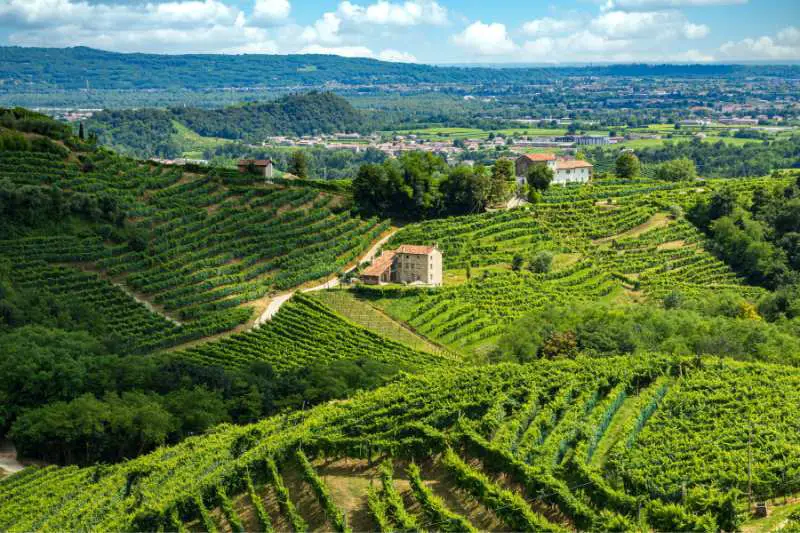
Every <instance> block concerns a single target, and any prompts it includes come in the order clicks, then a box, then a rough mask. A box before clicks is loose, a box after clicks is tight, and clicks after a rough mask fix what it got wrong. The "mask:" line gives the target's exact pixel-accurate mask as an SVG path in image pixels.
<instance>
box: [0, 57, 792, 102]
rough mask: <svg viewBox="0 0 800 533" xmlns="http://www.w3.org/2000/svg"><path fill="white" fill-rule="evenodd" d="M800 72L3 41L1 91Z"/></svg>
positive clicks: (789, 68) (784, 68)
mask: <svg viewBox="0 0 800 533" xmlns="http://www.w3.org/2000/svg"><path fill="white" fill-rule="evenodd" d="M753 75H761V76H790V75H791V76H795V77H796V76H798V75H800V66H796V65H795V66H791V65H783V66H781V65H774V66H754V65H718V64H714V65H644V64H637V65H602V66H586V67H518V68H511V67H508V66H504V68H499V66H492V67H485V66H484V67H475V66H472V67H466V66H461V67H456V66H438V67H437V66H431V65H420V64H408V63H389V62H384V61H377V60H374V59H364V58H344V57H339V56H329V55H212V54H206V55H156V54H120V53H114V52H105V51H102V50H95V49H92V48H86V47H75V48H24V47H0V93H6V94H8V93H15V92H22V91H27V92H30V91H48V90H61V91H63V90H67V91H70V90H81V89H85V88H87V87H88V88H91V89H111V90H147V89H176V88H180V89H189V90H203V89H215V88H222V87H239V88H241V87H266V88H281V89H291V88H298V89H301V88H313V87H327V88H336V87H337V86H342V85H343V86H350V87H353V86H382V85H403V84H413V85H419V84H445V83H464V84H498V83H526V82H531V81H541V80H543V79H552V78H558V77H569V76H675V77H684V76H689V77H691V76H702V77H714V76H727V77H729V76H753Z"/></svg>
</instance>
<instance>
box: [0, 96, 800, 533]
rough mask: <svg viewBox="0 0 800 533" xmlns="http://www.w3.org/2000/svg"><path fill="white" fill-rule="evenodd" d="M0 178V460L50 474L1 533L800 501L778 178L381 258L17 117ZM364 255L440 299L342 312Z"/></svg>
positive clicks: (540, 215)
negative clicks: (430, 281)
mask: <svg viewBox="0 0 800 533" xmlns="http://www.w3.org/2000/svg"><path fill="white" fill-rule="evenodd" d="M170 120H173V119H170ZM0 148H2V150H0V213H1V214H2V216H0V344H1V345H2V346H3V350H2V357H0V375H2V376H3V379H2V380H0V435H1V436H2V437H3V439H4V440H5V439H9V440H11V441H13V443H14V445H15V446H16V449H17V451H18V452H19V453H20V458H21V459H22V460H30V459H34V460H36V462H37V464H41V466H29V467H27V468H25V469H23V470H22V471H21V472H19V473H17V474H14V475H10V476H4V477H2V478H0V530H1V531H50V530H58V531H86V530H96V531H151V530H152V531H157V530H169V531H209V532H212V531H224V532H228V531H251V530H252V531H289V530H291V531H307V530H309V531H311V530H313V531H331V530H336V531H376V530H377V531H483V530H491V531H552V532H565V531H665V532H666V531H704V532H709V533H710V532H713V531H737V530H739V528H740V526H741V525H742V523H743V521H744V520H745V519H747V518H750V517H749V516H748V511H749V510H750V508H749V507H748V505H749V503H748V501H749V500H752V501H754V502H756V501H767V500H770V501H771V502H775V501H778V500H780V499H785V500H787V501H788V500H789V499H790V498H791V497H792V495H793V494H795V493H797V492H798V491H800V432H798V428H800V414H799V413H800V412H798V410H797V409H796V406H797V404H798V402H800V335H798V333H797V332H798V331H800V330H798V324H799V322H798V321H799V320H800V307H798V305H797V302H800V291H798V289H797V287H800V283H797V280H798V279H800V278H798V277H797V276H798V274H797V271H798V269H800V267H798V265H800V259H798V257H800V254H795V253H794V252H795V251H796V248H798V247H797V246H796V243H797V242H800V241H798V240H797V239H796V238H795V237H796V235H797V232H796V231H795V229H796V228H797V220H798V218H797V217H795V216H794V215H795V214H796V212H797V206H798V205H800V203H798V200H797V199H798V198H800V186H799V185H798V177H797V176H796V175H795V174H792V173H791V172H786V173H783V174H781V173H776V174H775V175H773V176H770V177H762V178H747V179H736V180H698V181H687V182H662V181H657V180H653V179H648V178H640V179H632V180H620V179H612V178H603V179H597V180H596V181H594V182H593V183H591V184H589V185H585V186H575V187H572V186H570V187H556V186H554V187H551V188H550V189H549V190H547V191H546V192H545V193H544V194H543V196H542V199H541V201H540V202H538V203H536V204H526V205H523V206H522V207H518V208H514V209H502V210H496V211H491V212H486V213H481V214H473V215H465V216H458V217H449V218H439V219H433V220H426V221H422V222H416V223H409V224H407V225H405V226H403V227H401V228H399V230H398V229H396V228H392V227H391V226H390V222H389V221H388V220H380V219H377V218H362V217H359V216H357V215H356V214H355V212H356V210H355V209H354V207H353V203H352V198H351V195H350V194H349V192H350V191H349V189H348V187H347V185H346V184H342V183H330V182H320V181H314V180H300V179H288V178H274V179H271V180H265V179H264V178H263V177H259V176H256V175H248V174H240V173H238V172H236V171H229V170H221V169H216V168H212V169H208V168H203V167H198V166H191V165H190V166H186V167H178V166H170V165H160V164H155V163H153V162H149V161H139V160H134V159H130V158H126V157H122V156H119V155H116V154H114V153H113V152H110V151H108V150H106V149H104V148H99V147H98V146H96V145H95V144H94V143H93V142H92V141H88V140H83V139H81V138H78V137H75V136H73V135H72V134H71V131H70V130H69V128H67V127H65V126H63V125H60V124H58V123H55V122H53V121H52V120H49V119H47V118H45V117H43V116H41V115H38V114H36V113H32V112H29V111H25V110H21V109H16V110H0ZM390 231H391V232H393V233H392V234H391V238H389V236H388V235H389V232H390ZM379 240H380V241H381V242H386V244H385V245H384V248H387V249H389V248H393V247H395V246H397V245H400V244H417V245H422V244H437V245H438V246H439V248H440V249H441V250H442V252H443V254H444V285H443V286H441V287H418V286H401V285H388V286H378V287H374V286H366V285H363V284H350V283H348V282H347V278H348V277H349V275H347V276H346V275H344V272H345V271H346V270H349V269H350V268H351V267H352V268H355V269H356V270H355V272H356V273H357V272H358V268H360V266H361V265H362V264H363V263H362V261H365V260H366V259H368V258H369V257H371V253H370V254H367V251H368V250H370V249H371V248H373V246H376V244H375V243H377V242H378V241H379ZM332 280H337V281H341V284H340V286H339V287H337V288H335V289H334V290H324V288H325V287H331V286H332V285H335V284H329V283H328V281H332ZM323 282H324V283H323ZM304 291H308V292H304ZM276 296H279V298H276ZM281 302H283V305H282V306H277V305H276V304H278V303H281ZM278 307H279V309H278ZM276 309H278V310H277V312H275V311H276ZM262 317H264V318H266V317H270V318H269V319H268V320H265V321H264V320H257V319H259V318H262ZM257 324H258V325H257ZM48 464H49V466H47V465H48ZM56 465H63V466H56ZM791 509H792V507H791V504H790V505H787V506H784V507H782V508H781V509H780V510H779V512H778V516H783V517H786V518H785V519H786V520H788V519H789V517H790V516H791V513H790V510H791ZM769 523H770V524H772V525H773V526H776V527H777V524H775V523H774V522H769ZM781 523H782V522H781ZM765 527H767V522H755V523H754V522H748V524H747V528H748V529H747V531H760V530H762V529H764V528H765Z"/></svg>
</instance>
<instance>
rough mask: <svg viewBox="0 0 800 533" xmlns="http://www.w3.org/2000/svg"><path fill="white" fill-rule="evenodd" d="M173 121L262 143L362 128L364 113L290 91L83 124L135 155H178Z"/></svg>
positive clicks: (100, 116)
mask: <svg viewBox="0 0 800 533" xmlns="http://www.w3.org/2000/svg"><path fill="white" fill-rule="evenodd" d="M174 122H179V123H180V124H183V125H184V126H186V127H188V128H189V129H191V130H193V131H194V132H196V133H198V134H200V135H203V136H206V137H219V138H223V139H230V140H231V141H243V142H246V143H261V142H262V141H263V140H264V139H265V138H266V137H268V136H271V135H296V136H301V135H309V134H321V133H335V132H357V131H364V130H365V128H366V127H367V126H366V124H367V118H366V116H365V115H364V114H363V113H362V112H360V111H358V110H356V109H354V108H353V107H352V106H351V105H350V104H349V103H348V102H347V100H345V99H344V98H341V97H338V96H336V95H334V94H333V93H328V92H325V93H317V92H311V93H306V94H298V95H290V96H285V97H283V98H280V99H278V100H275V101H272V102H266V103H261V104H258V103H254V104H244V105H239V106H232V107H226V108H223V109H210V110H206V109H197V108H184V107H179V108H172V109H167V110H162V109H139V110H122V111H103V112H100V113H97V114H96V115H94V116H93V117H92V119H91V120H89V121H88V122H87V123H86V128H87V129H88V130H89V131H90V132H92V133H94V134H97V136H98V138H99V140H100V141H101V142H102V143H104V144H107V145H109V146H111V147H115V148H118V149H120V150H121V151H123V152H125V153H129V154H131V155H136V156H140V157H152V156H160V157H170V158H172V157H177V156H179V155H180V154H181V152H182V149H181V145H180V142H179V140H178V139H176V135H177V133H178V131H177V130H176V128H175V124H174Z"/></svg>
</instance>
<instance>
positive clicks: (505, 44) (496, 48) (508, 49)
mask: <svg viewBox="0 0 800 533" xmlns="http://www.w3.org/2000/svg"><path fill="white" fill-rule="evenodd" d="M453 42H454V43H455V44H457V45H458V46H461V47H462V48H465V49H467V50H471V51H473V52H475V53H477V54H479V55H482V56H497V55H506V54H510V53H512V52H513V51H514V50H516V48H517V47H516V45H515V44H514V41H512V40H511V37H510V36H509V35H508V31H507V30H506V26H505V24H501V23H499V22H493V23H490V24H484V23H483V22H481V21H480V20H478V21H476V22H473V23H472V24H470V25H469V26H467V27H466V28H465V29H464V31H462V32H461V33H459V34H457V35H454V36H453Z"/></svg>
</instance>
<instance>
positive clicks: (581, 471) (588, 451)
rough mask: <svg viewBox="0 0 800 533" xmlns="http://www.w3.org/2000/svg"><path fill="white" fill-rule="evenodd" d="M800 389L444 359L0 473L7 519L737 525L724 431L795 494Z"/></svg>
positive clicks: (684, 373) (596, 362)
mask: <svg viewBox="0 0 800 533" xmlns="http://www.w3.org/2000/svg"><path fill="white" fill-rule="evenodd" d="M798 384H800V373H798V371H797V370H795V369H789V368H786V367H779V366H770V365H765V364H752V363H751V364H747V363H738V362H732V361H726V360H719V359H713V358H702V359H698V358H694V357H693V358H666V357H659V356H655V355H648V356H646V357H638V358H624V359H618V358H608V359H583V358H581V359H578V360H561V361H557V362H553V361H549V362H548V361H542V362H539V363H537V364H535V365H528V366H520V365H510V364H502V365H495V366H491V367H482V368H462V369H440V370H437V371H435V372H431V373H429V374H428V375H424V376H413V377H407V378H405V379H404V380H401V381H399V382H397V383H394V384H391V385H389V386H387V387H384V388H382V389H378V390H376V391H373V392H370V393H365V394H362V395H360V396H358V397H356V398H353V399H351V400H346V401H340V402H334V403H331V404H328V405H325V406H320V407H317V408H314V409H312V410H310V411H306V412H298V413H294V414H291V415H287V416H278V417H274V418H270V419H267V420H264V421H263V422H260V423H258V424H255V425H251V426H245V427H232V426H222V427H220V428H218V429H217V430H215V431H214V432H213V433H211V434H209V435H205V436H201V437H194V438H190V439H188V440H186V441H185V442H183V443H181V444H180V445H177V446H175V447H171V448H162V449H159V450H158V451H156V452H155V453H152V454H150V455H148V456H144V457H141V458H139V459H135V460H132V461H129V462H126V463H122V464H119V465H112V466H97V467H92V468H84V469H79V468H74V467H67V468H56V467H47V468H28V469H26V470H24V471H23V472H22V473H20V474H17V475H15V476H11V477H10V478H6V479H4V480H2V481H0V503H2V505H0V528H2V529H4V530H8V531H28V530H33V529H35V530H54V529H57V530H65V529H69V530H87V529H101V530H130V529H134V530H155V529H159V528H164V529H168V530H173V531H175V530H185V529H189V530H204V531H227V530H241V529H247V530H269V529H275V530H290V529H291V530H295V531H304V530H306V529H311V530H339V531H349V530H359V531H361V530H367V529H369V530H381V531H393V530H400V529H402V530H415V529H426V530H442V531H471V530H474V529H492V530H504V531H520V530H536V531H540V530H543V531H573V530H589V529H596V530H609V529H613V530H619V529H626V530H632V529H640V528H641V529H655V530H661V531H665V530H666V531H674V530H682V531H690V530H691V531H714V530H716V529H717V528H722V529H724V530H732V529H734V528H735V527H736V523H737V520H736V518H735V514H736V513H735V509H736V506H737V500H736V496H735V494H734V493H730V494H729V493H728V491H730V490H733V489H740V490H741V489H744V488H746V485H747V474H746V471H745V470H744V469H743V468H742V467H741V465H740V463H739V462H738V461H739V457H738V456H737V455H736V454H733V455H730V456H729V457H728V456H720V454H719V453H718V452H717V450H716V449H715V446H716V443H719V442H721V441H723V440H724V441H725V442H726V445H727V447H728V448H729V449H734V450H740V452H737V453H738V454H741V453H746V449H747V442H748V438H750V440H751V442H752V445H751V447H750V453H752V455H753V477H754V479H758V480H759V484H758V490H759V491H760V492H759V496H761V497H765V496H767V495H777V494H781V493H782V492H783V491H789V490H798V488H800V487H798V485H797V483H798V481H796V480H794V478H792V477H791V476H790V475H788V474H792V473H794V474H796V473H797V471H798V470H797V469H798V468H799V467H800V462H798V461H799V460H800V453H798V446H799V445H800V437H799V436H798V433H797V431H796V430H795V429H796V427H797V425H798V423H800V419H799V418H798V416H800V415H798V412H797V410H796V409H794V408H793V406H794V405H796V404H797V401H800V397H798V391H800V387H798ZM701 391H702V392H701ZM709 392H711V394H709ZM764 405H769V406H770V408H769V409H764V408H762V407H761V406H764ZM687 409H689V410H690V411H689V412H690V413H691V414H690V415H689V416H685V415H684V413H685V412H686V411H687ZM747 417H750V419H751V421H752V422H753V423H752V429H751V430H750V432H748V429H747V428H746V427H745V426H744V425H739V426H736V425H735V424H734V425H731V424H730V423H729V420H732V419H739V420H741V419H746V418H747ZM710 422H711V423H710ZM792 428H794V429H792ZM661 434H665V435H667V438H664V439H660V440H656V438H655V437H656V436H657V435H661ZM672 435H674V436H672ZM776 437H777V438H776ZM606 439H613V441H614V442H612V443H608V442H606ZM698 446H699V447H701V448H702V449H703V450H704V451H702V453H701V454H700V455H698V457H704V458H708V459H709V460H710V461H711V464H712V465H713V466H712V469H711V470H706V469H705V467H704V466H705V465H706V464H707V462H706V461H705V460H704V461H702V462H698V461H696V460H695V459H694V457H695V452H696V450H697V449H698ZM656 448H657V450H656ZM654 452H655V453H654ZM597 454H601V455H602V457H599V458H598V456H597ZM776 456H780V457H783V462H776V461H775V460H774V458H775V457H776ZM781 470H784V471H785V472H787V476H786V478H785V479H784V478H782V477H780V476H778V475H776V474H778V473H780V472H781ZM644 479H652V480H653V483H652V484H647V485H643V484H642V480H644ZM788 480H792V483H793V484H789V482H788ZM676 487H677V489H678V490H677V492H676ZM680 487H685V489H686V490H687V491H688V492H689V494H691V495H694V494H699V493H698V491H700V492H701V493H702V494H703V495H704V497H703V498H695V497H694V496H692V497H689V498H687V499H685V500H683V499H682V498H681V491H680ZM709 502H711V503H710V504H709ZM731 510H733V512H731Z"/></svg>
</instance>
